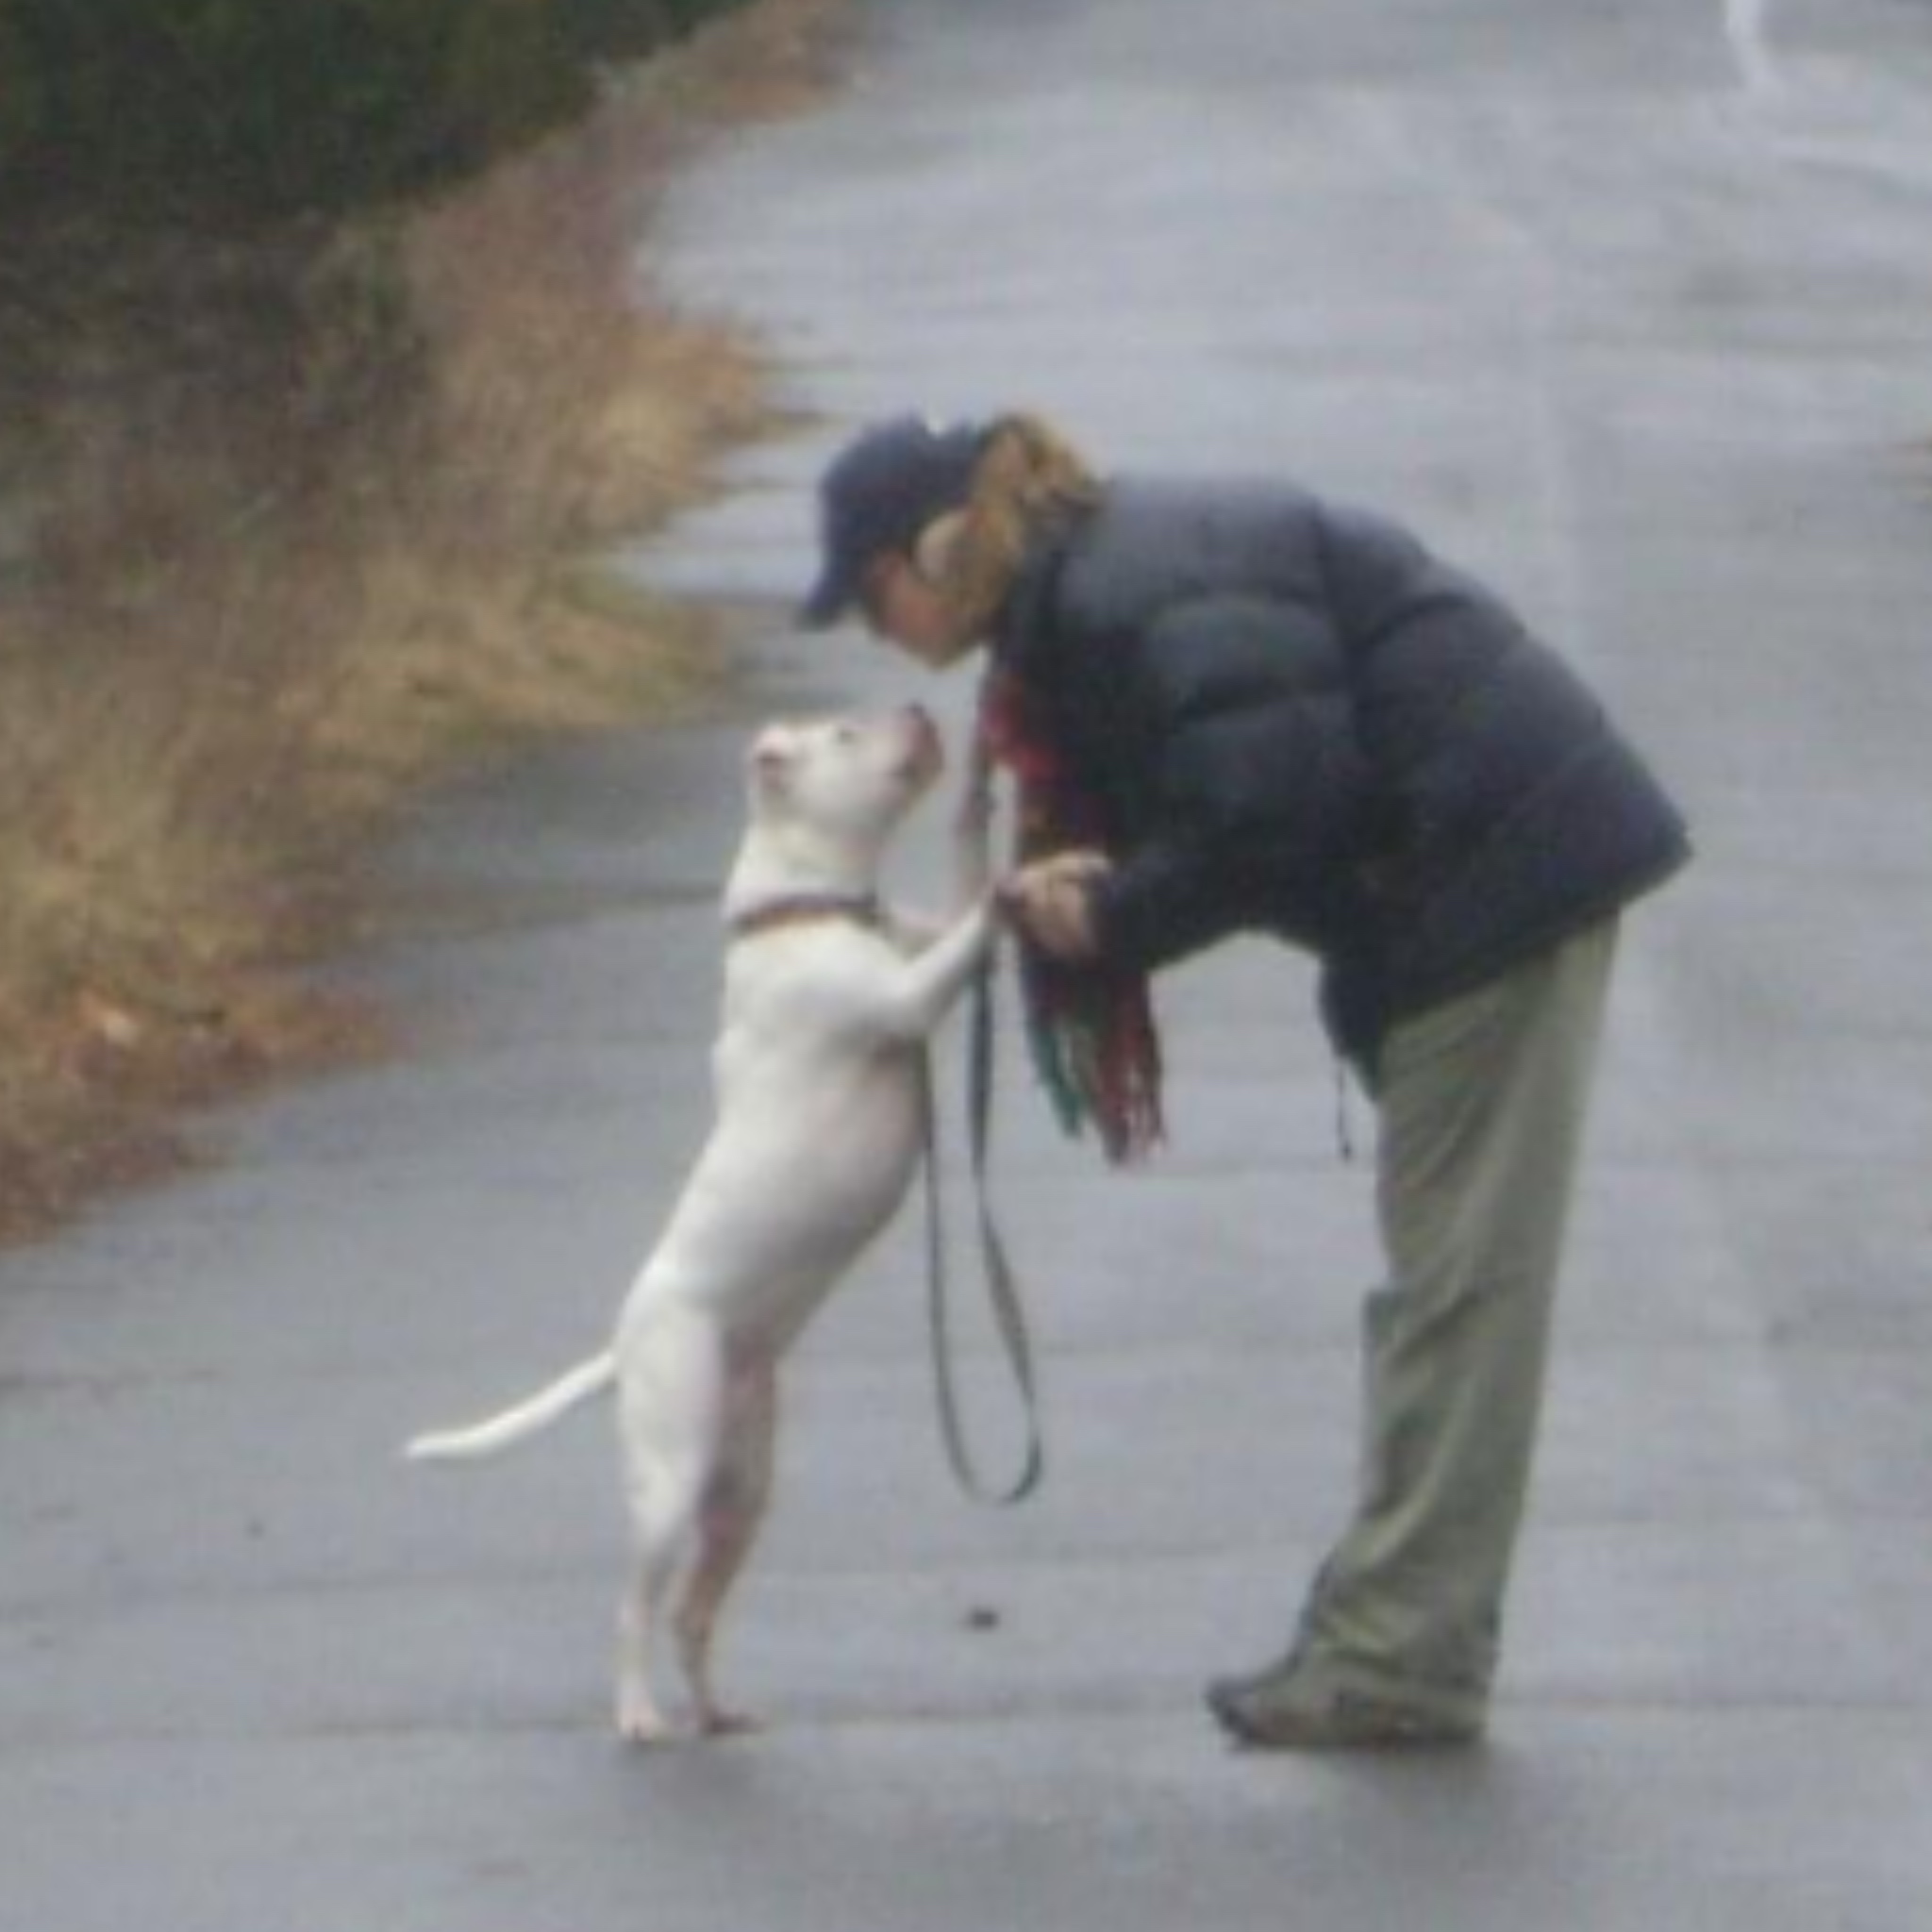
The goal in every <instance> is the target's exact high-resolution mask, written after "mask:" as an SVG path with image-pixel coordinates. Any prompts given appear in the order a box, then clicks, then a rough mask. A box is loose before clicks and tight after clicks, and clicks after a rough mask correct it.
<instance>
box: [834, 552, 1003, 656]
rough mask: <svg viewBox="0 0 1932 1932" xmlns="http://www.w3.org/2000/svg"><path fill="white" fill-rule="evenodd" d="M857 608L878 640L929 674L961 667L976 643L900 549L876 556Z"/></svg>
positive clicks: (860, 588)
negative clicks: (929, 671) (963, 630)
mask: <svg viewBox="0 0 1932 1932" xmlns="http://www.w3.org/2000/svg"><path fill="white" fill-rule="evenodd" d="M858 605H859V609H860V610H861V611H862V612H863V614H864V617H865V622H866V627H867V628H868V629H869V630H870V631H871V632H872V634H873V636H874V637H875V638H879V639H881V640H883V641H885V642H887V643H889V644H894V645H896V646H897V647H898V648H899V649H900V650H902V651H904V652H905V654H906V655H907V656H908V658H913V659H915V660H916V661H917V662H919V663H921V664H924V666H926V668H927V669H928V670H932V671H943V670H944V669H945V668H946V667H947V666H948V665H949V664H957V663H958V661H959V659H960V658H963V657H964V656H965V655H966V654H967V652H968V651H970V650H971V649H972V648H973V647H974V643H976V642H977V640H976V639H975V638H974V637H972V636H970V635H962V633H961V630H960V626H959V622H958V617H957V616H956V615H955V614H954V612H953V610H952V609H951V608H950V607H949V606H948V604H947V603H946V600H945V599H944V598H943V597H942V596H941V594H940V592H939V591H937V590H935V589H934V587H933V585H932V583H931V582H930V581H929V580H928V579H927V578H926V577H925V576H924V575H922V574H921V572H920V569H919V566H918V564H917V563H916V562H914V560H913V559H912V558H909V557H908V556H906V555H905V554H904V553H903V552H900V551H890V550H889V551H885V552H883V553H881V554H880V555H879V556H877V557H875V558H873V560H872V562H871V564H870V565H869V566H868V567H867V570H866V573H865V576H864V578H863V580H862V581H861V583H860V585H859V593H858Z"/></svg>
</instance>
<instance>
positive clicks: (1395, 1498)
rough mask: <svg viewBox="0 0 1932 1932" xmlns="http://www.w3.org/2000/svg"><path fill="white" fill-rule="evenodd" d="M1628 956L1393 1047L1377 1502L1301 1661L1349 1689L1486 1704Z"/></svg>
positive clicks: (1537, 985) (1456, 1009)
mask: <svg viewBox="0 0 1932 1932" xmlns="http://www.w3.org/2000/svg"><path fill="white" fill-rule="evenodd" d="M1615 945H1616V924H1615V922H1614V921H1613V920H1612V921H1607V922H1605V923H1604V924H1600V925H1598V926H1595V927H1592V928H1591V929H1590V930H1589V931H1587V932H1585V933H1583V934H1581V935H1579V936H1577V937H1575V938H1574V939H1572V940H1570V941H1566V942H1564V943H1563V944H1561V945H1559V946H1557V947H1556V948H1554V949H1553V950H1552V951H1550V952H1549V953H1547V954H1544V955H1541V956H1539V957H1538V958H1533V959H1531V960H1529V961H1527V962H1526V963H1524V965H1522V966H1519V967H1517V968H1515V969H1513V970H1512V971H1510V972H1509V973H1507V974H1504V975H1503V976H1502V977H1501V978H1499V979H1497V980H1495V981H1493V982H1491V984H1489V985H1487V986H1484V987H1481V988H1479V989H1478V990H1477V991H1474V992H1473V993H1471V994H1469V995H1467V996H1465V997H1463V998H1461V999H1457V1000H1455V1001H1452V1002H1450V1003H1449V1004H1447V1005H1445V1006H1442V1007H1441V1008H1433V1009H1431V1010H1430V1011H1428V1012H1426V1013H1424V1014H1423V1015H1421V1016H1420V1017H1418V1018H1417V1019H1415V1020H1413V1021H1410V1022H1408V1023H1406V1024H1402V1025H1400V1026H1398V1027H1396V1028H1395V1029H1394V1030H1393V1032H1392V1033H1391V1037H1390V1039H1389V1041H1388V1042H1387V1044H1386V1047H1385V1050H1384V1057H1383V1064H1382V1081H1381V1088H1380V1091H1379V1094H1378V1101H1379V1105H1380V1111H1381V1134H1380V1155H1379V1166H1378V1174H1377V1197H1378V1198H1377V1205H1378V1209H1379V1216H1380V1223H1381V1230H1382V1239H1383V1244H1384V1247H1385V1249H1386V1251H1387V1256H1388V1262H1389V1268H1390V1276H1389V1281H1388V1284H1387V1286H1386V1287H1384V1288H1382V1289H1381V1290H1379V1291H1377V1292H1376V1293H1374V1294H1373V1295H1372V1296H1371V1297H1370V1298H1369V1303H1368V1307H1367V1309H1366V1311H1365V1320H1364V1331H1365V1332H1364V1384H1365V1386H1364V1391H1363V1396H1364V1416H1363V1444H1362V1451H1363V1453H1362V1464H1363V1466H1362V1474H1361V1491H1360V1495H1359V1497H1358V1500H1357V1510H1356V1515H1355V1518H1354V1520H1353V1522H1352V1523H1351V1524H1350V1525H1349V1527H1348V1529H1347V1530H1346V1532H1345V1533H1344V1535H1343V1536H1342V1538H1341V1541H1340V1543H1339V1544H1338V1545H1337V1547H1336V1549H1335V1551H1334V1553H1333V1554H1332V1555H1331V1556H1330V1557H1329V1559H1328V1561H1327V1562H1326V1564H1324V1567H1323V1570H1322V1572H1321V1574H1320V1575H1319V1577H1318V1579H1317V1581H1316V1585H1315V1588H1314V1591H1312V1593H1311V1595H1310V1599H1309V1603H1308V1607H1307V1611H1306V1612H1305V1614H1304V1620H1303V1634H1302V1641H1301V1646H1300V1650H1301V1657H1302V1665H1301V1667H1302V1668H1303V1669H1304V1670H1308V1671H1313V1672H1316V1673H1319V1674H1325V1675H1327V1676H1329V1677H1331V1678H1332V1679H1333V1680H1334V1681H1335V1682H1336V1683H1338V1684H1339V1685H1345V1686H1348V1687H1350V1688H1353V1689H1357V1690H1359V1691H1366V1692H1369V1693H1372V1694H1373V1693H1378V1692H1379V1693H1381V1694H1385V1695H1395V1696H1402V1697H1407V1699H1409V1700H1410V1701H1411V1702H1413V1703H1415V1704H1417V1705H1419V1706H1424V1707H1426V1706H1429V1705H1431V1704H1433V1705H1434V1706H1436V1707H1439V1708H1440V1709H1441V1710H1442V1711H1443V1712H1444V1713H1445V1714H1450V1715H1479V1714H1480V1712H1481V1710H1482V1708H1483V1707H1484V1705H1485V1704H1486V1702H1487V1699H1488V1695H1489V1688H1490V1682H1491V1677H1492V1676H1493V1674H1494V1671H1495V1666H1496V1657H1497V1648H1498V1641H1499V1636H1500V1629H1501V1620H1502V1607H1503V1597H1504V1592H1505V1590H1506V1588H1507V1582H1508V1575H1509V1566H1510V1558H1511V1556H1512V1553H1513V1551H1514V1548H1515V1542H1516V1535H1517V1530H1518V1527H1519V1524H1520V1523H1521V1520H1522V1514H1523V1507H1524V1496H1525V1493H1526V1491H1527V1487H1528V1481H1529V1473H1530V1464H1531V1459H1532V1456H1533V1452H1534V1448H1535V1442H1536V1434H1537V1424H1538V1420H1539V1414H1540V1410H1541V1399H1542V1389H1543V1378H1544V1368H1545V1363H1546V1359H1547V1352H1548V1341H1549V1327H1550V1308H1551V1302H1552V1299H1553V1295H1554V1291H1555V1288H1556V1282H1557V1271H1558V1266H1559V1262H1560V1259H1561V1252H1562V1244H1563V1233H1564V1225H1565V1221H1566V1218H1567V1214H1568V1210H1569V1206H1570V1198H1571V1193H1572V1188H1573V1182H1574V1176H1575V1172H1576V1159H1577V1152H1578V1148H1579V1144H1580V1141H1581V1137H1582V1130H1583V1124H1584V1117H1585V1114H1586V1111H1587V1108H1588V1102H1589V1097H1590V1090H1591V1074H1592V1071H1593V1068H1594V1065H1595V1059H1596V1049H1597V1043H1598V1040H1599V1038H1600V1034H1601V1029H1602V1017H1603V1010H1604V1006H1605V1002H1606V997H1607V991H1608V985H1609V974H1610V966H1611V962H1612V959H1613V957H1614V953H1615Z"/></svg>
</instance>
